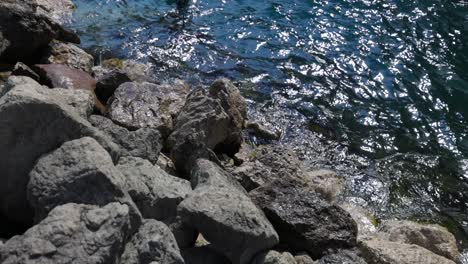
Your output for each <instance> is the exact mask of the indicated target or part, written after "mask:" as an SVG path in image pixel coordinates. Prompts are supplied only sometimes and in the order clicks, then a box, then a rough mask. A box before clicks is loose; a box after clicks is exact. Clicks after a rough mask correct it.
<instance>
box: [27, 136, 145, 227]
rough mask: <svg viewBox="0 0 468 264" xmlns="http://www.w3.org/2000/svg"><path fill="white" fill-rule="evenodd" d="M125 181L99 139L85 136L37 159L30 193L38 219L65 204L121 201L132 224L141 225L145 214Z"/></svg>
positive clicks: (96, 203) (99, 203) (31, 178)
mask: <svg viewBox="0 0 468 264" xmlns="http://www.w3.org/2000/svg"><path fill="white" fill-rule="evenodd" d="M122 180H123V175H122V174H121V173H120V171H119V170H118V169H116V168H115V167H114V164H113V162H112V159H111V157H110V155H109V154H108V153H107V151H105V150H104V149H103V148H102V147H101V145H99V143H98V142H97V141H96V140H94V139H92V138H90V137H84V138H81V139H76V140H72V141H68V142H65V143H64V144H63V145H62V146H61V147H60V148H58V149H57V150H55V151H53V152H51V153H49V154H47V155H44V156H42V157H41V158H40V159H39V160H38V161H37V163H36V165H35V166H34V168H33V169H32V171H31V173H30V180H29V183H28V186H27V195H28V200H29V202H30V204H31V206H32V207H33V208H34V211H35V219H36V220H41V219H43V218H44V217H46V216H47V214H48V213H49V211H50V210H52V209H53V208H55V207H56V206H58V205H61V204H66V203H84V204H92V205H99V206H103V205H106V204H108V203H111V202H120V203H123V204H127V205H128V206H129V208H130V213H131V216H132V219H131V220H132V226H133V227H137V226H139V224H140V222H141V215H140V212H139V211H138V209H137V208H136V206H135V204H134V203H133V201H132V200H131V198H130V196H129V195H128V193H127V192H126V191H125V189H124V185H123V183H122Z"/></svg>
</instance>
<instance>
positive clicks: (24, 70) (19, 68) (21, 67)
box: [11, 62, 39, 82]
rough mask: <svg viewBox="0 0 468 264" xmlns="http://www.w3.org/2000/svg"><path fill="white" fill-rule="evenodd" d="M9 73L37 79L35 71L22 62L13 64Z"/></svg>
mask: <svg viewBox="0 0 468 264" xmlns="http://www.w3.org/2000/svg"><path fill="white" fill-rule="evenodd" d="M11 75H14V76H27V77H29V78H31V79H33V80H35V81H36V82H38V81H39V75H38V74H37V73H35V72H34V71H33V70H31V68H29V67H28V66H27V65H26V64H24V63H22V62H18V63H16V64H15V68H13V71H12V72H11Z"/></svg>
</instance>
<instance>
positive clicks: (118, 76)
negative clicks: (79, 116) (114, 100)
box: [96, 71, 131, 104]
mask: <svg viewBox="0 0 468 264" xmlns="http://www.w3.org/2000/svg"><path fill="white" fill-rule="evenodd" d="M126 82H131V80H130V78H129V77H128V75H127V74H126V73H125V72H121V71H111V72H109V73H107V74H104V75H103V76H101V77H99V79H98V80H97V84H96V96H97V98H98V99H99V100H100V101H101V102H102V103H103V104H107V101H108V100H109V98H111V97H112V95H114V92H115V90H116V89H117V88H118V87H119V86H120V85H121V84H123V83H126Z"/></svg>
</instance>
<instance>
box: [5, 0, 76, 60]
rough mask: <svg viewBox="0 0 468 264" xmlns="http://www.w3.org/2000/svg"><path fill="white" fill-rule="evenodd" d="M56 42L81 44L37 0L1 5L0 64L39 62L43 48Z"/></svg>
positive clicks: (8, 1)
mask: <svg viewBox="0 0 468 264" xmlns="http://www.w3.org/2000/svg"><path fill="white" fill-rule="evenodd" d="M53 39H57V40H61V41H68V42H73V43H79V42H80V40H79V38H78V36H77V35H76V34H74V33H72V32H70V31H67V30H65V29H64V28H63V27H62V26H61V25H60V24H59V23H58V22H56V21H55V20H53V19H51V18H49V17H48V16H46V15H44V14H43V12H41V10H39V9H38V5H37V4H36V3H35V1H34V0H22V1H17V0H2V1H1V2H0V61H2V62H10V63H15V62H17V61H23V62H30V61H34V60H35V59H39V58H38V55H39V54H40V51H41V49H43V48H45V47H46V46H47V45H48V44H49V42H51V41H52V40H53Z"/></svg>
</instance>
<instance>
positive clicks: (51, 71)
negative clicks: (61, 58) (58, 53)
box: [34, 64, 96, 92]
mask: <svg viewBox="0 0 468 264" xmlns="http://www.w3.org/2000/svg"><path fill="white" fill-rule="evenodd" d="M34 69H36V70H37V72H38V73H39V75H40V76H41V80H42V82H43V83H44V84H46V85H47V86H49V87H51V88H66V89H81V90H88V91H92V92H94V89H95V88H96V80H94V78H93V77H91V75H89V74H88V73H86V72H84V71H80V70H77V69H73V68H70V67H68V66H66V65H61V64H36V65H34Z"/></svg>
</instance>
